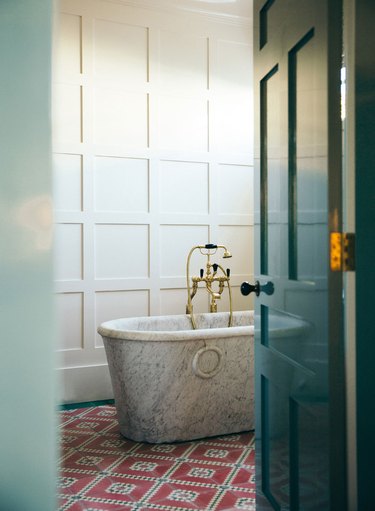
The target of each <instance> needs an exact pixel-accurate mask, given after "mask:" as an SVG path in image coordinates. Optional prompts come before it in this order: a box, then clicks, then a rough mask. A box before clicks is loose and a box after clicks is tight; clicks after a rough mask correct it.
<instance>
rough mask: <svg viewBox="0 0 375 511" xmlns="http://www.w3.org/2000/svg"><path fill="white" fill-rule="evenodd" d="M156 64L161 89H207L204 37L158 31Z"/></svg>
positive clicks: (206, 42) (206, 58) (206, 54)
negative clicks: (157, 65) (157, 61)
mask: <svg viewBox="0 0 375 511" xmlns="http://www.w3.org/2000/svg"><path fill="white" fill-rule="evenodd" d="M159 63H160V81H161V86H162V88H163V90H165V89H170V90H176V89H185V90H188V91H189V90H192V89H200V90H205V89H207V83H208V40H207V38H205V37H197V36H191V35H185V34H181V33H175V32H166V31H161V32H160V59H159Z"/></svg>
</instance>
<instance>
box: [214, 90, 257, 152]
mask: <svg viewBox="0 0 375 511" xmlns="http://www.w3.org/2000/svg"><path fill="white" fill-rule="evenodd" d="M210 112H211V132H210V146H211V147H213V148H214V149H216V150H219V151H223V152H224V151H228V152H242V153H252V151H253V107H252V102H251V97H250V94H247V95H242V97H240V96H239V95H238V96H233V98H231V99H228V98H222V99H220V100H217V101H215V102H213V103H212V105H210Z"/></svg>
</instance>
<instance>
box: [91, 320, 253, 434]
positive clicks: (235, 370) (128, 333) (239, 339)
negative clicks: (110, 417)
mask: <svg viewBox="0 0 375 511" xmlns="http://www.w3.org/2000/svg"><path fill="white" fill-rule="evenodd" d="M195 317H196V320H197V326H198V329H197V330H193V329H192V327H191V322H190V319H189V317H188V316H186V315H179V316H177V315H176V316H159V317H157V316H155V317H143V318H125V319H117V320H113V321H108V322H106V323H103V324H102V325H101V326H100V327H99V328H98V332H99V333H100V335H101V336H102V337H103V342H104V347H105V351H106V355H107V360H108V366H109V371H110V375H111V380H112V386H113V392H114V397H115V403H116V408H117V413H118V419H119V423H120V430H121V433H122V434H123V435H124V436H125V437H127V438H130V439H132V440H135V441H145V442H151V443H161V442H175V441H183V440H192V439H195V438H203V437H209V436H216V435H223V434H228V433H237V432H240V431H248V430H251V429H253V428H254V412H253V408H254V406H253V405H254V388H253V363H254V326H253V324H254V317H253V313H252V312H250V311H248V312H234V313H233V326H232V327H230V328H228V326H227V324H228V313H217V314H196V316H195Z"/></svg>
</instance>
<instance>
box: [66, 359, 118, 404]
mask: <svg viewBox="0 0 375 511" xmlns="http://www.w3.org/2000/svg"><path fill="white" fill-rule="evenodd" d="M57 373H58V384H59V392H58V394H59V402H60V404H67V403H84V402H86V401H101V400H104V399H113V392H112V385H111V379H110V376H109V370H108V366H107V365H100V366H86V367H69V368H64V369H58V370H57Z"/></svg>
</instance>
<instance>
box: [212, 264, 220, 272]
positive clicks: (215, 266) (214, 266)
mask: <svg viewBox="0 0 375 511" xmlns="http://www.w3.org/2000/svg"><path fill="white" fill-rule="evenodd" d="M212 268H213V269H214V272H215V273H216V272H217V269H218V268H219V265H218V264H216V263H214V264H213V265H212Z"/></svg>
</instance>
